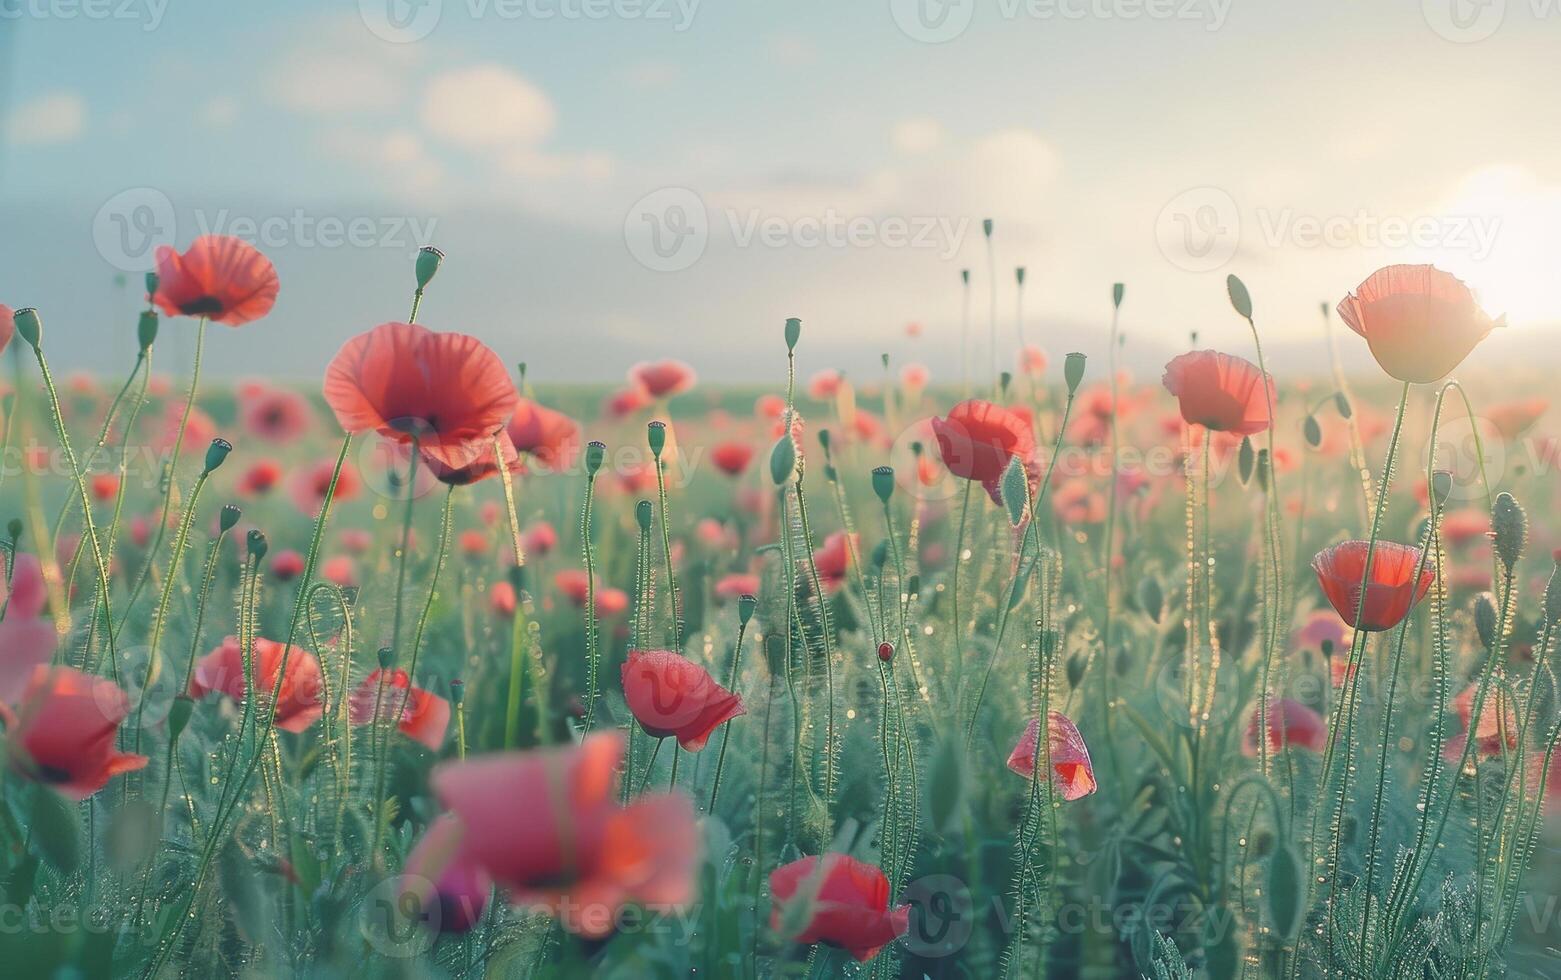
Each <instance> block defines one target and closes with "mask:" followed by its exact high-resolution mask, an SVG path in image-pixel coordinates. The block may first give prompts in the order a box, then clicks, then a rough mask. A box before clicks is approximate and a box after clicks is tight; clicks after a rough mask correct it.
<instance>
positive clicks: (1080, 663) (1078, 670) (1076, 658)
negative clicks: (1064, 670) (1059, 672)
mask: <svg viewBox="0 0 1561 980" xmlns="http://www.w3.org/2000/svg"><path fill="white" fill-rule="evenodd" d="M1083 679H1084V657H1083V655H1082V654H1077V653H1075V654H1074V655H1073V656H1071V657H1069V658H1068V686H1069V687H1071V688H1077V687H1078V686H1079V681H1082V680H1083Z"/></svg>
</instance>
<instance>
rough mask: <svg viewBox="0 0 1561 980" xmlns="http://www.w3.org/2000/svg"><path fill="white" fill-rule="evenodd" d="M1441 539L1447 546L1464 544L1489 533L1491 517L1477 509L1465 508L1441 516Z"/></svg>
mask: <svg viewBox="0 0 1561 980" xmlns="http://www.w3.org/2000/svg"><path fill="white" fill-rule="evenodd" d="M1441 533H1442V539H1443V540H1444V541H1446V542H1447V543H1448V544H1466V543H1468V542H1470V541H1473V540H1475V539H1477V538H1483V537H1485V536H1486V535H1488V534H1490V533H1491V515H1490V514H1489V513H1487V512H1486V511H1484V510H1481V509H1479V508H1477V507H1466V508H1464V509H1462V510H1455V511H1452V512H1450V513H1447V514H1444V515H1442V526H1441Z"/></svg>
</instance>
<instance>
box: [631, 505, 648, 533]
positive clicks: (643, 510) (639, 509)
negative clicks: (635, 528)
mask: <svg viewBox="0 0 1561 980" xmlns="http://www.w3.org/2000/svg"><path fill="white" fill-rule="evenodd" d="M651 514H652V511H651V502H650V501H648V500H640V501H639V502H638V503H636V504H635V505H634V520H635V523H637V524H639V526H640V530H641V531H649V530H650V522H651Z"/></svg>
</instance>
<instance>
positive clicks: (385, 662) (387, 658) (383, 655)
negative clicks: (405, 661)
mask: <svg viewBox="0 0 1561 980" xmlns="http://www.w3.org/2000/svg"><path fill="white" fill-rule="evenodd" d="M395 662H396V651H395V650H394V649H392V648H390V647H380V648H379V669H380V670H389V669H390V665H391V664H393V663H395Z"/></svg>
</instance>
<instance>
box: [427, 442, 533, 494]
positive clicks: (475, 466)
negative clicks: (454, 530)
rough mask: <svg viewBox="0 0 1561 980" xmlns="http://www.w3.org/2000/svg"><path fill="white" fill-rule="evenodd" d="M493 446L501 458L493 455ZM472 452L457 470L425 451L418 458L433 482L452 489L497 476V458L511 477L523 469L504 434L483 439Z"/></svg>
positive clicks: (513, 446) (517, 454) (511, 443)
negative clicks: (496, 447)
mask: <svg viewBox="0 0 1561 980" xmlns="http://www.w3.org/2000/svg"><path fill="white" fill-rule="evenodd" d="M495 442H497V444H498V454H502V457H501V455H498V454H495V451H494V444H495ZM474 448H475V452H474V453H473V455H472V457H471V458H470V459H469V460H467V461H466V462H465V463H463V464H461V465H460V466H450V465H449V464H447V463H446V462H445V461H444V458H443V456H442V455H437V454H434V453H430V452H426V451H424V452H421V453H419V455H420V456H421V457H422V460H423V465H424V466H426V467H427V468H428V472H430V473H432V474H433V475H434V479H436V480H438V481H439V482H440V483H443V484H445V485H447V486H452V487H464V486H467V485H468V484H472V483H477V482H479V481H481V480H486V479H487V478H488V477H490V476H497V475H498V473H499V460H500V458H502V459H503V461H504V468H505V469H507V470H509V471H510V472H511V473H518V472H520V471H521V470H522V469H523V468H524V466H523V464H522V463H521V461H520V454H519V453H517V452H516V451H515V444H514V443H513V442H511V441H510V437H509V434H508V433H505V432H500V433H499V434H498V435H497V436H496V437H494V438H492V439H485V440H483V442H482V444H481V445H478V446H476V447H474Z"/></svg>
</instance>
